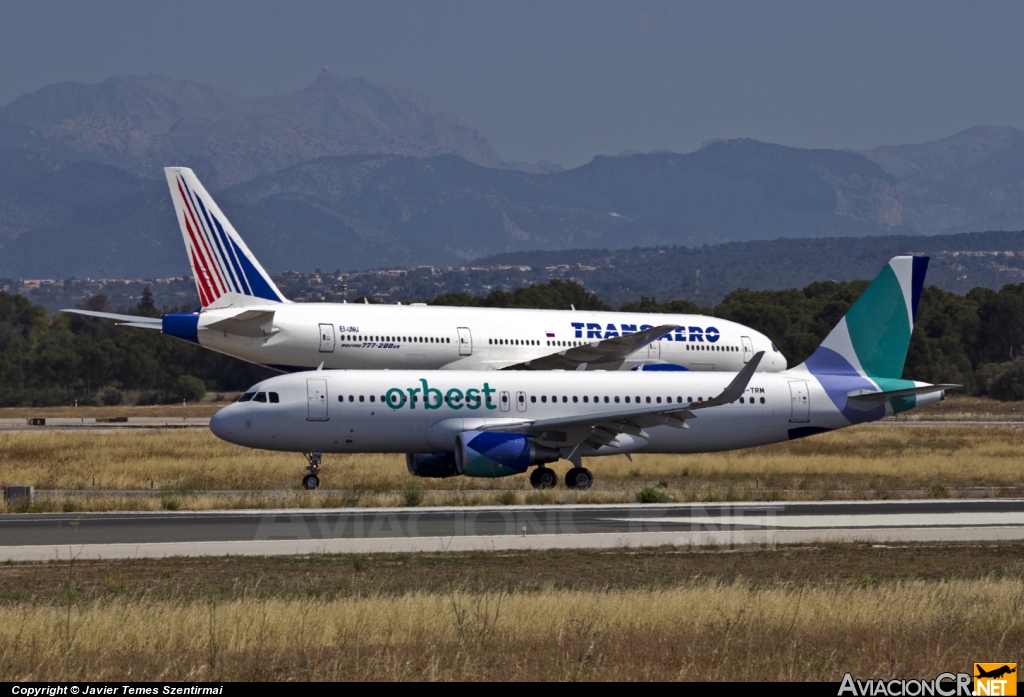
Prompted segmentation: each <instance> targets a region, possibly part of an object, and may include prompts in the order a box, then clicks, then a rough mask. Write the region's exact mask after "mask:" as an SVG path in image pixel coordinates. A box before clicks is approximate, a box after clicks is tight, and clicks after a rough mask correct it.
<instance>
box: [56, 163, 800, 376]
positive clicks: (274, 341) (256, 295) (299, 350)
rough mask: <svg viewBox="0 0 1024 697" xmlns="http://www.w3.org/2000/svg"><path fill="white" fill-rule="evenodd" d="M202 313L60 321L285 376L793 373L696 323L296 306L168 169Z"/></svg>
mask: <svg viewBox="0 0 1024 697" xmlns="http://www.w3.org/2000/svg"><path fill="white" fill-rule="evenodd" d="M165 173H166V175H167V183H168V185H169V186H170V190H171V198H172V199H173V200H174V208H175V211H176V212H177V216H178V223H179V225H180V226H181V232H182V236H183V237H184V239H185V249H186V250H187V252H188V258H189V263H190V264H191V266H192V275H193V277H194V278H195V281H196V287H197V288H198V290H199V298H200V301H201V302H202V310H201V311H200V312H185V313H175V314H168V315H164V316H163V317H162V318H161V319H150V318H144V317H135V316H131V315H117V314H111V313H106V312H91V311H87V310H65V312H76V313H78V314H84V315H91V316H94V317H105V318H109V319H114V320H117V321H118V322H120V323H121V324H123V325H126V326H130V327H141V328H145V329H159V330H162V331H163V333H164V334H168V335H170V336H174V337H177V338H179V339H185V340H186V341H191V342H194V343H197V344H200V345H201V346H204V347H206V348H209V349H213V350H214V351H219V352H220V353H225V354H227V355H229V356H235V357H236V358H241V359H243V360H246V361H250V362H252V363H259V364H262V365H265V366H268V367H271V368H276V369H278V370H281V371H283V372H293V371H299V370H308V369H310V368H315V367H317V366H318V365H320V364H321V363H322V364H323V366H324V367H325V368H347V369H385V368H387V369H392V370H393V369H402V368H410V369H421V370H432V369H447V370H481V369H501V368H519V369H535V370H550V369H561V370H620V369H627V370H628V369H631V368H636V367H643V368H645V369H646V368H655V369H656V368H658V367H660V366H667V367H670V368H672V367H677V366H678V367H682V368H685V369H687V370H700V371H708V370H710V371H714V370H726V371H736V370H739V369H741V368H742V367H743V366H744V365H746V364H747V362H748V361H749V360H750V359H751V357H752V356H753V355H754V354H755V353H757V352H763V353H764V354H765V357H764V358H763V359H762V360H761V362H760V363H759V364H758V370H766V371H776V370H784V369H785V368H786V359H785V358H784V357H783V355H782V354H781V353H779V352H778V351H777V350H776V349H775V346H774V345H773V344H772V342H771V341H770V340H769V339H768V337H766V336H764V335H763V334H761V333H759V332H756V331H753V330H752V329H749V328H747V327H744V326H743V325H740V324H736V323H734V322H729V321H726V320H722V319H716V318H711V317H705V316H701V315H660V314H653V315H652V314H633V313H620V312H576V311H569V310H564V311H560V310H518V309H482V308H464V307H427V306H423V305H411V306H410V305H364V304H358V303H352V304H348V303H340V304H339V303H309V304H306V303H293V302H289V301H288V300H287V299H286V298H285V297H284V296H283V295H282V294H281V291H280V290H278V288H277V286H276V285H274V282H273V281H272V280H271V279H270V276H269V275H268V274H267V272H266V271H264V269H263V267H262V266H261V265H260V263H259V261H257V260H256V257H254V256H253V254H252V252H250V251H249V248H248V247H247V246H246V244H245V242H244V241H243V240H242V238H241V237H240V236H239V234H238V233H237V232H236V231H235V229H234V227H232V225H231V223H230V222H228V219H227V217H226V216H225V215H224V213H223V212H222V211H221V210H220V208H219V207H218V206H217V204H216V203H215V202H214V200H213V198H212V197H211V196H210V195H209V194H208V193H207V191H206V189H204V188H203V185H202V184H201V183H200V182H199V179H198V178H196V175H195V174H194V173H193V172H192V170H190V169H187V168H184V167H169V168H167V169H166V170H165Z"/></svg>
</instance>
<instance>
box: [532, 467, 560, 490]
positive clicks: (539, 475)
mask: <svg viewBox="0 0 1024 697" xmlns="http://www.w3.org/2000/svg"><path fill="white" fill-rule="evenodd" d="M530 484H532V485H533V488H534V489H554V488H555V485H557V484H558V475H557V474H555V471H554V470H553V469H551V468H549V467H538V468H537V469H535V470H534V471H533V472H530Z"/></svg>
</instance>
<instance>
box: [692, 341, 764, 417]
mask: <svg viewBox="0 0 1024 697" xmlns="http://www.w3.org/2000/svg"><path fill="white" fill-rule="evenodd" d="M762 358H764V351H758V352H757V353H755V354H754V357H753V358H751V359H750V361H749V362H748V363H747V364H746V365H745V366H743V370H741V371H740V372H738V373H736V377H734V378H733V379H732V382H730V383H729V384H728V386H727V387H726V388H725V389H724V390H722V393H721V394H719V395H718V396H717V397H713V398H711V399H709V400H708V401H706V402H701V403H700V404H691V405H690V409H698V408H707V407H717V406H721V405H723V404H732V403H733V402H735V401H736V400H737V399H739V398H740V397H742V396H743V393H744V392H746V391H747V384H748V383H750V378H752V377H754V371H756V370H757V364H758V363H760V362H761V359H762Z"/></svg>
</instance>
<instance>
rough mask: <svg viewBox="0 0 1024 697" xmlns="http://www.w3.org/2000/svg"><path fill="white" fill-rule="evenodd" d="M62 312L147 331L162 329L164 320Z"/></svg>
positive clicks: (73, 311) (82, 312) (83, 311)
mask: <svg viewBox="0 0 1024 697" xmlns="http://www.w3.org/2000/svg"><path fill="white" fill-rule="evenodd" d="M61 312H69V313H71V314H75V315H85V316H86V317H100V318H102V319H112V320H115V321H116V322H117V323H118V324H127V325H129V326H131V327H144V328H146V329H160V326H161V325H162V324H163V320H162V319H160V318H159V317H139V316H137V315H117V314H114V313H113V312H96V311H95V310H61Z"/></svg>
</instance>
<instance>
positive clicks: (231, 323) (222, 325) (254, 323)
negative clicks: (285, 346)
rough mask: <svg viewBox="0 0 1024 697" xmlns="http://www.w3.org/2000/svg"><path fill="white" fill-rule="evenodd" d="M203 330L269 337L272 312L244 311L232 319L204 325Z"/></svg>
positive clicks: (272, 320) (272, 326) (272, 324)
mask: <svg viewBox="0 0 1024 697" xmlns="http://www.w3.org/2000/svg"><path fill="white" fill-rule="evenodd" d="M203 328H204V329H215V330H217V331H219V332H224V333H225V334H234V335H235V336H248V337H254V338H259V337H263V336H270V335H271V334H272V333H273V329H274V310H246V311H244V312H240V313H238V314H237V315H235V316H233V317H228V318H227V319H221V320H217V321H216V322H211V323H209V324H205V325H203Z"/></svg>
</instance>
